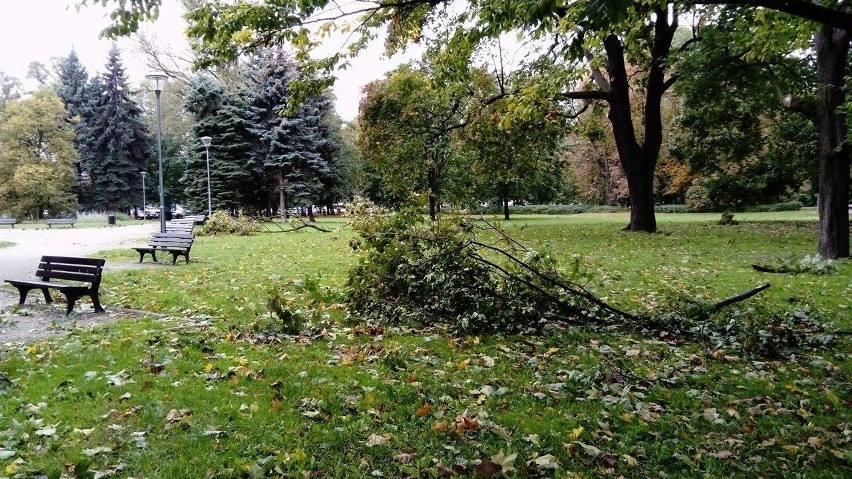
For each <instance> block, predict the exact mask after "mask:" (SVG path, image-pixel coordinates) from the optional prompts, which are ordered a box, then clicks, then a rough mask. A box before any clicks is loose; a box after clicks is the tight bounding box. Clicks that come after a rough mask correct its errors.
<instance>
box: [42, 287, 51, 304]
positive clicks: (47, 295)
mask: <svg viewBox="0 0 852 479" xmlns="http://www.w3.org/2000/svg"><path fill="white" fill-rule="evenodd" d="M41 294H43V295H44V302H45V303H47V304H50V303H52V302H53V298H52V297H51V296H50V291H49V290H48V289H47V288H41Z"/></svg>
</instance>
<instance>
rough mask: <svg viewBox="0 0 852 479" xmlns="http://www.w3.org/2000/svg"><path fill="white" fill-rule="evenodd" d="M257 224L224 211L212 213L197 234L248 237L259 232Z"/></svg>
mask: <svg viewBox="0 0 852 479" xmlns="http://www.w3.org/2000/svg"><path fill="white" fill-rule="evenodd" d="M259 229H260V228H259V227H258V225H257V223H255V222H254V221H252V220H251V219H249V218H246V217H244V216H237V217H234V216H231V215H230V214H228V213H227V212H225V211H221V210H220V211H214V212H213V214H212V215H210V217H209V218H207V221H206V222H205V223H204V226H203V227H202V228H201V230H200V231H199V232H198V234H199V236H216V235H238V236H249V235H251V234H253V233H256V232H257V231H259Z"/></svg>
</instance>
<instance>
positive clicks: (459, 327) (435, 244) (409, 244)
mask: <svg viewBox="0 0 852 479" xmlns="http://www.w3.org/2000/svg"><path fill="white" fill-rule="evenodd" d="M353 228H354V229H355V231H356V232H357V233H358V234H359V236H358V237H357V238H356V239H355V240H353V242H352V247H353V249H355V250H357V251H360V252H362V255H363V256H362V258H361V259H360V260H359V262H358V265H357V266H356V267H355V268H353V269H352V270H351V271H350V272H349V279H348V282H347V287H348V290H347V302H348V304H349V318H350V320H352V321H355V322H358V323H366V324H378V325H416V326H419V327H423V326H433V325H443V326H447V327H449V328H450V329H452V330H453V331H456V332H458V333H493V332H504V333H506V332H510V333H512V332H526V331H538V330H541V329H542V328H544V326H545V325H546V324H548V322H549V321H554V320H555V321H562V322H566V321H567V322H575V321H576V322H580V323H585V322H597V323H603V322H606V321H608V320H609V319H610V315H612V314H613V311H610V310H607V309H606V308H605V307H603V305H602V304H597V303H595V302H593V301H590V298H588V297H586V296H584V295H583V294H584V293H585V290H583V288H582V287H580V286H578V285H577V284H576V281H580V280H582V281H588V280H589V279H590V275H589V274H588V272H587V271H586V270H585V269H584V268H582V267H581V263H580V261H579V257H578V256H576V257H574V261H573V262H572V263H571V265H569V267H568V268H567V271H562V269H560V267H559V265H558V264H557V262H556V261H555V260H554V258H553V256H552V255H551V254H549V253H539V252H535V251H532V250H527V249H521V250H518V251H513V252H512V253H506V250H499V249H496V248H495V247H494V246H493V245H488V244H484V243H479V242H478V241H477V239H476V235H475V233H476V230H477V228H478V226H477V225H476V224H474V223H471V222H469V221H466V220H464V219H463V218H461V217H451V216H447V215H444V216H442V217H441V219H440V220H439V221H437V222H427V221H426V220H425V219H424V218H423V215H422V213H421V212H420V210H419V209H416V208H407V209H404V210H402V211H400V212H398V213H395V214H390V215H387V214H381V213H377V212H371V211H368V212H367V213H366V214H363V215H360V216H359V217H357V219H356V220H355V221H353ZM498 234H499V233H498ZM502 240H503V241H502V242H505V244H506V248H509V249H510V250H511V248H513V247H517V246H518V244H517V243H516V242H514V241H512V240H511V239H510V238H508V237H503V238H502ZM502 242H498V243H502ZM515 255H518V256H515ZM578 292H579V293H578Z"/></svg>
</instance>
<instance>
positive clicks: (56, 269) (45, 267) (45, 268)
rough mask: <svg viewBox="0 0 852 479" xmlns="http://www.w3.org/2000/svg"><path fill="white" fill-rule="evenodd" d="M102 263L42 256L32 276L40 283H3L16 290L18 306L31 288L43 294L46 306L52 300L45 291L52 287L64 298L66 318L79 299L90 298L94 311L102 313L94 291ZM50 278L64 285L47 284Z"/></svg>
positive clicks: (101, 261)
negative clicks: (38, 279)
mask: <svg viewBox="0 0 852 479" xmlns="http://www.w3.org/2000/svg"><path fill="white" fill-rule="evenodd" d="M105 262H106V261H105V260H103V259H94V258H72V257H67V256H42V257H41V261H39V264H38V269H37V270H36V274H35V275H36V276H37V277H39V278H41V280H40V281H32V280H17V279H7V280H6V282H7V283H9V284H11V285H12V286H14V287H16V288H18V293H20V302H19V304H24V301H25V300H26V299H27V294H28V293H29V292H30V290H33V289H40V290H41V292H42V294H43V295H44V302H45V303H48V304H50V303H52V302H53V298H51V297H50V292H49V291H48V290H49V289H51V288H52V289H55V290H57V291H59V292H60V293H62V294H63V295H65V301H66V302H67V303H68V307H67V308H66V310H65V314H66V315H68V314H71V311H72V310H73V309H74V303H76V302H77V300H78V299H80V298H82V297H83V296H88V297H90V298H92V304H93V305H94V307H95V312H98V313H103V312H104V308H102V307H101V302H100V299H99V298H98V288H99V287H100V285H101V273H102V272H103V267H104V263H105ZM52 279H59V280H64V281H67V282H62V283H58V282H51V280H52ZM85 283H88V285H87V284H85Z"/></svg>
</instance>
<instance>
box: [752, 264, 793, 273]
mask: <svg viewBox="0 0 852 479" xmlns="http://www.w3.org/2000/svg"><path fill="white" fill-rule="evenodd" d="M751 267H752V269H754V270H755V271H760V272H761V273H787V272H788V271H785V270H784V269H779V268H770V267H769V266H761V265H759V264H753V265H751Z"/></svg>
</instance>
